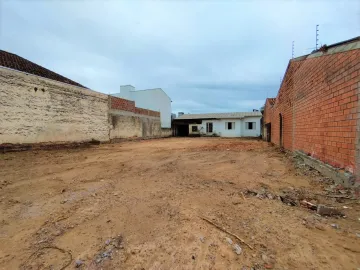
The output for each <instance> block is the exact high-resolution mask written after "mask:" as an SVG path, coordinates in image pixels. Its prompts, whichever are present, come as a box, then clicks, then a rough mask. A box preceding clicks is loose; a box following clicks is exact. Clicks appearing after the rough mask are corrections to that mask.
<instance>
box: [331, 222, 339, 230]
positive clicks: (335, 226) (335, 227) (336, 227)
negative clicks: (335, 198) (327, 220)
mask: <svg viewBox="0 0 360 270" xmlns="http://www.w3.org/2000/svg"><path fill="white" fill-rule="evenodd" d="M331 227H333V228H334V229H337V230H338V229H340V226H339V225H338V224H335V223H332V224H331Z"/></svg>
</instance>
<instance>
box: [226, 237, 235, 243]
mask: <svg viewBox="0 0 360 270" xmlns="http://www.w3.org/2000/svg"><path fill="white" fill-rule="evenodd" d="M225 240H226V242H228V243H229V245H232V244H233V241H232V240H231V239H230V238H229V237H226V238H225Z"/></svg>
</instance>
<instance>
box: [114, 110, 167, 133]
mask: <svg viewBox="0 0 360 270" xmlns="http://www.w3.org/2000/svg"><path fill="white" fill-rule="evenodd" d="M110 119H111V128H110V139H116V138H133V137H144V138H145V137H151V138H153V137H162V132H161V126H160V119H159V118H158V117H149V116H144V115H139V114H134V113H130V112H126V111H117V110H111V111H110Z"/></svg>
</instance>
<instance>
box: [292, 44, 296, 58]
mask: <svg viewBox="0 0 360 270" xmlns="http://www.w3.org/2000/svg"><path fill="white" fill-rule="evenodd" d="M294 45H295V41H293V42H292V58H293V59H294Z"/></svg>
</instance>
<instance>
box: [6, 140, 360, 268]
mask: <svg viewBox="0 0 360 270" xmlns="http://www.w3.org/2000/svg"><path fill="white" fill-rule="evenodd" d="M0 168H1V171H0V179H1V180H0V181H1V182H0V269H65V268H66V269H74V268H75V267H76V263H78V267H79V268H80V269H251V268H253V269H358V268H359V267H360V238H359V236H360V235H357V234H356V233H360V220H359V218H360V205H359V204H356V201H354V200H343V201H341V200H339V199H334V198H328V197H325V196H321V195H314V194H317V193H319V194H322V193H324V188H326V187H327V186H329V183H328V182H326V181H324V179H323V177H321V176H320V175H317V174H316V173H315V174H313V173H310V174H309V173H305V172H304V171H302V170H300V169H295V168H294V166H293V163H292V161H291V159H290V158H289V157H288V156H286V155H285V154H284V153H281V152H279V151H278V150H276V149H275V148H274V147H272V146H269V145H268V144H267V143H265V142H262V141H256V140H245V139H220V138H170V139H159V140H148V141H137V142H123V143H118V144H107V145H100V146H93V147H91V148H87V149H71V150H53V151H36V152H34V151H29V152H21V153H6V154H1V155H0ZM306 174H309V175H306ZM249 190H251V191H249ZM254 190H255V191H256V192H255V193H254V192H253V191H254ZM284 190H285V191H286V192H290V193H289V194H292V193H293V194H297V195H296V196H298V199H299V200H300V199H303V198H305V199H307V200H311V201H312V202H313V203H324V204H327V205H331V204H332V205H335V206H337V207H339V208H340V209H341V211H343V212H344V213H345V214H346V217H345V218H336V217H322V216H318V215H316V212H314V211H313V210H310V209H307V208H304V207H301V206H291V205H288V204H291V203H284V202H283V201H281V200H280V199H279V197H278V194H281V192H284ZM243 195H244V196H243ZM255 195H256V196H255ZM285 202H286V201H285ZM344 206H345V208H344ZM201 217H205V218H207V219H209V220H211V221H212V222H213V223H214V224H218V225H220V226H221V227H224V228H225V229H226V230H227V231H229V232H231V233H233V234H235V235H237V236H238V237H239V238H242V239H243V240H244V241H245V242H246V243H247V244H249V245H250V246H251V247H252V248H253V249H251V248H250V247H248V246H247V245H246V244H244V243H242V242H240V241H239V240H238V239H236V237H234V236H232V235H230V234H228V233H225V232H223V231H221V230H219V229H218V228H216V227H215V226H214V225H212V224H210V223H208V222H206V221H205V220H203V219H202V218H201ZM236 245H238V246H236ZM240 249H241V250H240ZM236 252H238V253H240V254H237V253H236ZM67 265H68V266H67Z"/></svg>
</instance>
